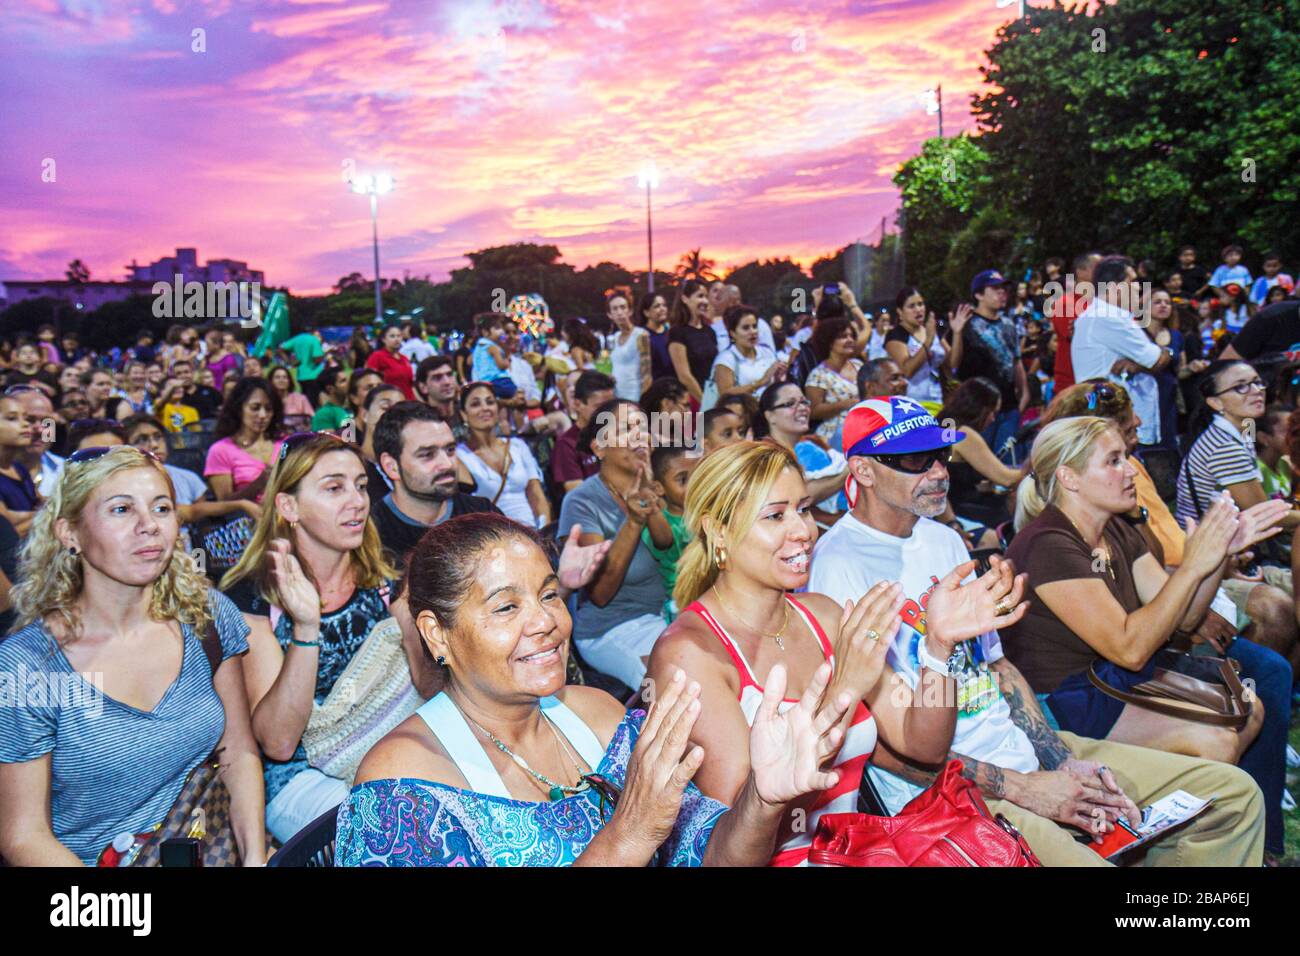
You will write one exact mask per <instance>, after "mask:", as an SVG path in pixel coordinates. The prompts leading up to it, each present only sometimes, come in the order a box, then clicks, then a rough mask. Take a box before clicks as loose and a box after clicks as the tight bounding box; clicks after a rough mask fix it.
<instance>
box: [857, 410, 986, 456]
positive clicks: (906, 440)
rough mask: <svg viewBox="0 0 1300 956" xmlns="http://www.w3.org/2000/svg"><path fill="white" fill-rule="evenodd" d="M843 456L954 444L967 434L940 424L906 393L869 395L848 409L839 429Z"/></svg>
mask: <svg viewBox="0 0 1300 956" xmlns="http://www.w3.org/2000/svg"><path fill="white" fill-rule="evenodd" d="M841 434H842V435H843V443H844V457H845V458H851V457H853V456H854V455H910V454H911V453H912V452H917V451H932V450H933V449H935V448H946V447H948V446H949V445H955V444H957V442H959V441H961V440H962V439H963V438H965V437H966V436H965V435H963V434H962V433H961V431H960V430H959V429H956V428H941V427H940V426H939V423H938V422H937V421H935V420H934V416H933V415H931V414H930V413H929V412H927V411H926V410H925V406H924V405H922V404H921V403H920V402H918V401H916V399H913V398H908V397H907V396H906V395H893V396H889V397H885V398H868V399H866V400H865V401H862V402H858V404H856V405H854V406H853V407H852V408H850V409H849V413H848V415H846V416H845V417H844V428H843V430H842V432H841Z"/></svg>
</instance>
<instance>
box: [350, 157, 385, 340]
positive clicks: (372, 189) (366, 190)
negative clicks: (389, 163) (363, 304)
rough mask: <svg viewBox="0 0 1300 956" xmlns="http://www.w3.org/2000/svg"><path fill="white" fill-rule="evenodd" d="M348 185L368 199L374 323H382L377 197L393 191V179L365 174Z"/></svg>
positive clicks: (380, 174)
mask: <svg viewBox="0 0 1300 956" xmlns="http://www.w3.org/2000/svg"><path fill="white" fill-rule="evenodd" d="M350 183H351V185H352V191H353V192H354V193H359V194H361V195H363V196H369V197H370V230H371V237H372V239H373V241H374V246H375V322H376V323H382V322H383V321H384V299H383V296H382V294H381V292H380V281H381V280H380V278H379V197H380V196H382V195H384V194H385V193H390V192H392V191H393V177H392V176H390V175H388V174H387V173H379V174H378V175H377V176H371V175H369V174H366V175H364V176H354V177H353V178H352V179H351V180H350Z"/></svg>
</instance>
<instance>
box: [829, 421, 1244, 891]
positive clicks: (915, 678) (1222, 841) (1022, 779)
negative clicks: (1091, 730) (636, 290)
mask: <svg viewBox="0 0 1300 956" xmlns="http://www.w3.org/2000/svg"><path fill="white" fill-rule="evenodd" d="M962 438H963V436H962V434H961V432H960V431H958V430H956V429H945V428H942V427H940V425H939V423H938V422H936V421H935V420H934V418H933V417H932V416H931V415H930V414H929V413H928V412H926V411H925V409H924V408H922V407H921V405H920V404H918V403H917V402H915V401H913V400H912V399H910V398H907V397H903V396H895V397H892V398H887V399H886V398H873V399H868V400H866V401H863V402H860V403H858V404H857V405H855V406H854V407H853V408H852V409H850V410H849V413H848V415H847V417H846V418H845V421H844V429H843V443H844V455H845V457H846V458H847V459H848V462H849V483H850V487H849V488H847V489H846V491H847V492H848V497H849V499H850V501H851V502H852V506H851V509H850V511H849V512H848V513H846V514H845V515H844V517H842V518H841V519H840V520H839V521H838V522H836V524H835V525H834V527H832V528H831V529H830V530H829V531H828V532H826V534H825V535H823V536H822V538H821V540H819V541H818V542H817V544H816V546H815V547H814V549H813V559H812V573H811V577H810V580H809V582H808V590H810V591H815V592H818V593H821V594H826V595H829V596H830V597H832V598H834V599H835V600H837V601H841V602H842V601H845V600H849V599H853V598H856V597H858V596H860V595H862V594H865V593H866V592H867V590H868V589H869V588H871V586H872V585H874V584H875V583H876V582H878V581H881V580H889V581H895V580H896V581H899V582H900V583H901V584H902V586H903V592H904V598H905V601H906V603H905V604H904V605H903V609H902V611H900V612H899V616H900V617H901V618H902V623H903V626H902V627H900V628H899V630H898V633H897V635H896V636H895V638H894V641H893V645H892V646H891V648H890V652H889V664H890V666H891V667H892V668H893V669H894V671H895V673H897V674H898V675H899V677H900V678H901V679H903V680H905V681H907V682H908V683H909V685H911V686H912V687H916V686H917V683H918V682H919V681H920V678H921V674H922V671H924V670H937V671H940V672H941V673H946V674H948V675H950V676H952V677H953V678H955V689H956V693H957V699H956V706H957V723H956V729H955V730H954V733H953V738H952V744H951V745H950V753H949V755H948V756H949V758H950V759H960V760H961V761H962V763H963V764H964V767H965V769H964V771H963V773H964V774H965V776H967V777H968V778H970V779H971V780H973V781H974V782H975V783H976V784H977V785H978V786H979V788H980V790H981V792H982V793H983V795H984V797H985V799H986V800H987V801H988V804H989V809H990V810H992V812H993V813H995V814H997V813H1001V814H1003V815H1005V816H1006V817H1007V818H1008V819H1009V820H1010V821H1011V822H1012V823H1013V824H1015V825H1016V827H1018V828H1019V829H1020V831H1021V832H1022V833H1023V834H1024V836H1025V839H1026V840H1027V841H1028V842H1029V845H1030V846H1031V847H1032V848H1033V849H1034V852H1035V853H1037V854H1038V856H1039V858H1040V859H1041V860H1042V861H1043V862H1044V863H1045V864H1047V865H1048V866H1053V865H1055V866H1080V865H1092V866H1098V865H1105V863H1106V861H1105V860H1104V859H1103V858H1102V857H1101V856H1100V855H1098V854H1097V853H1095V852H1093V850H1091V849H1090V848H1089V847H1087V846H1086V845H1084V844H1079V843H1076V842H1075V840H1074V838H1073V833H1074V832H1075V831H1074V830H1072V829H1066V828H1065V827H1063V826H1062V824H1065V825H1069V826H1071V827H1076V828H1081V829H1086V830H1088V831H1089V832H1092V833H1094V834H1095V833H1097V832H1098V827H1100V829H1101V830H1105V831H1109V830H1111V829H1113V828H1114V825H1115V820H1116V818H1117V817H1118V816H1120V815H1123V816H1124V817H1125V818H1126V820H1127V822H1129V823H1131V824H1133V825H1137V824H1138V823H1139V821H1140V816H1139V814H1138V811H1137V805H1136V804H1135V803H1134V801H1133V800H1132V799H1130V798H1129V797H1128V796H1127V795H1126V794H1125V793H1124V790H1123V788H1122V787H1121V785H1120V783H1119V781H1118V779H1117V778H1123V779H1125V780H1126V781H1129V782H1130V784H1131V785H1132V786H1133V796H1134V798H1136V799H1143V800H1144V801H1149V800H1150V799H1151V798H1152V797H1154V796H1156V795H1158V794H1159V793H1163V792H1166V790H1163V789H1161V788H1162V787H1166V786H1167V785H1168V784H1170V782H1171V781H1170V779H1169V778H1168V773H1166V772H1165V771H1166V770H1168V771H1169V772H1171V773H1172V772H1175V771H1185V770H1187V769H1189V767H1191V765H1193V764H1195V765H1197V766H1200V765H1201V764H1204V763H1206V761H1198V760H1194V759H1193V758H1188V757H1177V756H1175V755H1172V754H1160V755H1159V761H1153V760H1151V759H1150V757H1149V756H1148V755H1150V754H1151V751H1148V750H1145V749H1144V748H1140V747H1131V746H1127V745H1124V744H1112V743H1109V742H1105V741H1091V740H1086V739H1085V738H1069V739H1068V740H1067V739H1066V738H1063V737H1062V736H1061V735H1060V734H1058V733H1057V732H1056V731H1055V730H1053V729H1052V728H1051V726H1050V725H1049V724H1048V723H1047V720H1046V719H1045V718H1044V716H1043V712H1042V710H1041V709H1040V708H1039V706H1038V702H1037V699H1036V698H1035V696H1034V693H1033V691H1032V690H1031V689H1030V687H1029V684H1028V682H1027V681H1026V680H1025V678H1024V677H1023V676H1022V675H1021V673H1020V672H1019V671H1018V670H1017V669H1016V668H1015V667H1014V666H1013V665H1012V664H1011V663H1010V662H1009V661H1007V659H1006V658H1005V657H1004V656H1003V654H1002V643H1001V640H1000V639H999V637H998V634H997V629H998V628H1001V627H1007V626H1009V625H1011V624H1014V623H1015V622H1016V621H1019V620H1020V619H1021V618H1022V617H1023V616H1024V613H1025V611H1026V610H1027V609H1028V606H1029V605H1028V603H1027V602H1026V603H1021V600H1020V599H1021V597H1022V596H1023V594H1024V576H1023V575H1019V576H1016V575H1015V574H1014V568H1013V567H1012V566H1011V563H1010V562H1008V561H1002V560H1000V559H998V558H993V559H992V563H993V565H994V566H993V569H992V570H991V571H989V572H988V573H986V574H984V575H983V576H981V577H980V578H978V579H975V580H970V581H968V583H966V584H964V585H961V586H959V587H955V586H954V585H955V582H956V580H958V579H969V578H972V577H973V572H974V570H975V562H973V561H970V560H968V555H967V553H966V548H965V547H964V545H963V544H962V540H961V537H960V536H959V535H958V534H957V532H955V531H953V530H952V529H951V528H948V527H945V526H944V525H942V524H940V523H939V522H937V521H935V520H934V516H936V515H938V514H941V513H942V512H943V510H944V508H945V506H946V504H947V493H948V469H947V461H948V456H949V449H950V447H951V446H952V445H954V444H955V443H957V442H958V441H961V440H962ZM945 591H946V592H947V593H946V594H945V593H943V592H945ZM940 599H942V600H943V601H944V602H945V604H948V606H946V607H945V608H944V611H945V614H944V616H945V617H947V612H950V610H951V604H950V603H949V602H961V603H964V604H966V605H967V606H968V610H967V611H966V613H965V618H964V619H965V620H966V621H967V622H968V623H969V624H970V625H971V626H970V627H969V628H968V629H967V630H966V631H965V633H975V634H977V635H978V636H976V637H974V638H971V639H969V640H965V641H962V642H960V643H959V644H957V645H956V650H955V651H954V652H953V653H952V654H951V656H949V657H948V658H947V659H946V660H940V659H937V657H936V656H935V652H936V650H939V651H940V653H941V652H942V650H941V649H940V648H937V647H936V646H935V641H934V638H935V636H936V635H934V634H931V633H927V631H928V630H931V629H932V628H931V627H930V626H929V625H930V624H931V623H932V621H933V618H934V617H935V616H936V615H935V614H933V613H928V609H930V608H932V607H938V601H939V600H940ZM944 646H945V647H946V646H948V645H946V644H945V645H944ZM919 705H920V706H933V705H934V702H927V701H924V700H920V701H919ZM1072 746H1075V747H1079V748H1080V749H1083V748H1084V747H1086V748H1087V752H1088V753H1089V754H1091V755H1094V756H1095V755H1098V754H1099V753H1100V752H1102V751H1104V757H1103V758H1102V760H1101V761H1094V760H1086V759H1080V758H1079V757H1077V756H1076V755H1075V752H1074V750H1072V749H1071V747H1072ZM1166 758H1172V759H1173V764H1170V765H1167V764H1166V763H1165V762H1164V761H1165V759H1166ZM1157 763H1158V765H1159V767H1160V768H1162V769H1160V770H1156V769H1151V768H1154V767H1155V765H1156V764H1157ZM872 764H873V766H872V767H871V768H870V769H869V771H868V772H869V773H871V779H872V781H873V782H874V783H875V784H876V789H877V791H878V792H879V793H880V795H881V797H882V799H883V800H884V802H885V804H886V809H887V810H888V811H889V812H890V813H897V812H898V810H900V809H901V808H902V807H903V805H904V804H906V803H907V801H909V800H911V799H912V798H913V797H915V796H917V795H918V794H919V793H921V791H922V789H923V788H924V787H926V786H929V784H930V783H931V782H933V780H934V778H935V772H934V770H933V769H927V768H922V767H918V766H915V765H911V764H908V763H906V762H904V761H903V760H902V759H901V758H899V757H898V756H897V755H895V754H892V753H891V752H889V751H888V750H887V748H885V747H884V746H883V745H881V746H878V747H877V750H876V752H875V754H874V755H873V757H872ZM1184 764H1186V766H1184ZM1109 768H1114V772H1112V770H1111V769H1109ZM1240 823H1241V824H1242V826H1243V828H1244V830H1243V833H1242V835H1241V839H1240V840H1237V839H1236V838H1235V837H1234V836H1233V833H1232V832H1230V828H1229V830H1228V831H1224V832H1220V830H1222V828H1223V827H1224V823H1223V821H1216V822H1215V823H1213V824H1210V823H1204V824H1202V823H1201V821H1200V819H1199V818H1198V820H1194V821H1193V822H1192V824H1191V826H1193V827H1195V826H1197V825H1201V826H1202V827H1203V828H1204V830H1203V831H1202V832H1199V833H1198V835H1197V837H1196V839H1194V840H1190V841H1188V843H1187V844H1186V845H1183V846H1181V847H1180V848H1179V850H1180V852H1181V854H1182V856H1181V862H1183V863H1186V864H1189V865H1190V864H1191V857H1192V856H1195V857H1196V858H1197V861H1198V862H1200V863H1202V864H1207V863H1214V862H1218V863H1220V865H1222V864H1223V863H1231V862H1236V861H1238V860H1239V859H1240V861H1245V860H1246V859H1247V858H1248V857H1251V855H1252V854H1253V853H1254V849H1253V847H1254V844H1255V843H1258V839H1257V838H1256V837H1257V834H1256V833H1255V831H1256V830H1258V822H1257V821H1247V820H1242V821H1240ZM1245 831H1249V832H1245ZM1176 839H1186V831H1182V833H1180V835H1179V837H1177V838H1176ZM1234 841H1235V842H1234ZM1252 841H1253V842H1252ZM1161 842H1167V843H1170V844H1172V841H1161ZM1230 843H1231V844H1232V845H1231V846H1229V845H1228V844H1230ZM1207 844H1212V845H1214V851H1215V853H1217V854H1219V855H1220V859H1218V860H1216V859H1214V858H1212V857H1209V858H1207V856H1206V855H1205V854H1208V853H1209V852H1210V850H1209V846H1207ZM1238 844H1240V845H1238ZM1202 848H1204V851H1205V852H1204V853H1202V852H1201V850H1202ZM1165 850H1166V847H1164V846H1160V845H1159V844H1157V846H1156V848H1155V849H1153V850H1152V851H1151V852H1150V853H1149V854H1148V862H1153V863H1173V862H1178V861H1179V859H1178V854H1176V853H1169V852H1164V851H1165Z"/></svg>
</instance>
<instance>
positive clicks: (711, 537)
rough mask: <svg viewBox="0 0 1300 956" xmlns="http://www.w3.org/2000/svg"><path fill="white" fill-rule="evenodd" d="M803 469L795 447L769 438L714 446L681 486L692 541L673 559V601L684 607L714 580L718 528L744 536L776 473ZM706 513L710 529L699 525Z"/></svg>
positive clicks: (735, 536)
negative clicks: (674, 578) (684, 497)
mask: <svg viewBox="0 0 1300 956" xmlns="http://www.w3.org/2000/svg"><path fill="white" fill-rule="evenodd" d="M787 468H793V469H794V470H795V471H796V472H797V473H798V474H799V475H801V476H802V475H803V469H802V468H800V466H799V459H797V458H795V456H794V452H792V451H790V449H788V448H786V447H785V446H784V445H778V444H777V443H776V442H774V441H771V440H769V439H765V440H763V441H742V442H737V443H736V444H734V445H727V446H726V447H725V448H719V449H718V450H717V451H715V452H713V453H712V454H710V455H707V456H705V458H704V460H703V461H702V462H700V464H699V465H698V466H697V467H696V469H695V470H694V471H693V472H692V473H691V480H690V482H689V484H688V485H687V488H686V509H685V510H686V513H685V520H686V528H687V530H689V531H690V534H691V541H690V544H688V545H687V546H686V549H685V550H684V551H683V552H682V557H681V560H680V561H679V562H678V564H677V584H676V586H675V587H674V588H673V600H674V601H676V602H677V606H678V607H679V608H684V607H686V606H687V605H688V604H690V603H691V602H692V601H694V600H695V599H696V598H698V597H699V596H700V595H701V594H703V593H704V592H705V591H707V590H708V589H709V588H711V587H712V586H713V582H714V581H716V580H717V579H718V571H719V570H720V568H719V567H718V564H717V561H716V555H715V550H716V548H717V546H718V541H719V538H720V536H721V533H722V532H725V533H726V535H727V537H728V538H729V539H730V540H731V542H732V547H733V548H734V547H735V542H737V541H739V540H740V539H742V538H744V537H745V535H747V534H748V533H749V529H750V528H752V527H753V526H754V522H755V521H756V520H757V519H758V512H759V510H760V509H762V507H763V503H764V502H765V501H766V500H767V493H768V492H769V491H771V490H772V486H773V485H774V484H776V480H777V478H779V477H780V476H781V472H783V471H785V470H786V469H787ZM705 517H708V518H711V519H712V521H711V522H710V524H711V525H712V528H711V529H706V528H705V526H704V519H705Z"/></svg>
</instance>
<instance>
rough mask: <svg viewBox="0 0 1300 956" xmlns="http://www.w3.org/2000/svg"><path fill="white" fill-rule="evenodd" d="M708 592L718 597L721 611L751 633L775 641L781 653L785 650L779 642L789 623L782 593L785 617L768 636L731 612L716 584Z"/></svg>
mask: <svg viewBox="0 0 1300 956" xmlns="http://www.w3.org/2000/svg"><path fill="white" fill-rule="evenodd" d="M709 590H711V591H712V592H713V593H714V594H716V595H717V596H718V603H719V604H721V605H722V609H723V610H724V611H726V612H727V613H728V614H729V615H731V616H732V617H734V618H735V619H736V620H737V621H739V622H740V623H741V624H743V625H745V627H747V628H749V629H750V630H751V631H756V632H757V633H759V634H761V635H762V636H763V637H770V638H773V639H774V640H775V641H776V646H777V647H779V648H781V650H783V651H784V650H785V641H783V640H781V636H782V635H783V634H785V628H786V625H787V624H789V623H790V602H789V601H787V600H786V599H785V593H784V592H782V594H781V607H782V609H783V610H784V611H785V616H784V617H783V618H782V620H781V628H780V630H778V631H777V632H776V633H775V634H768V633H767V632H766V631H764V630H762V629H761V628H757V627H754V626H753V625H752V624H750V623H749V622H748V621H746V620H745V619H744V618H743V617H741V616H740V615H739V614H737V613H736V612H735V611H733V610H732V609H731V605H730V604H728V603H727V602H726V601H724V600H723V599H722V592H721V591H719V590H718V586H717V585H716V584H715V585H713V587H712V588H710V589H709Z"/></svg>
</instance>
